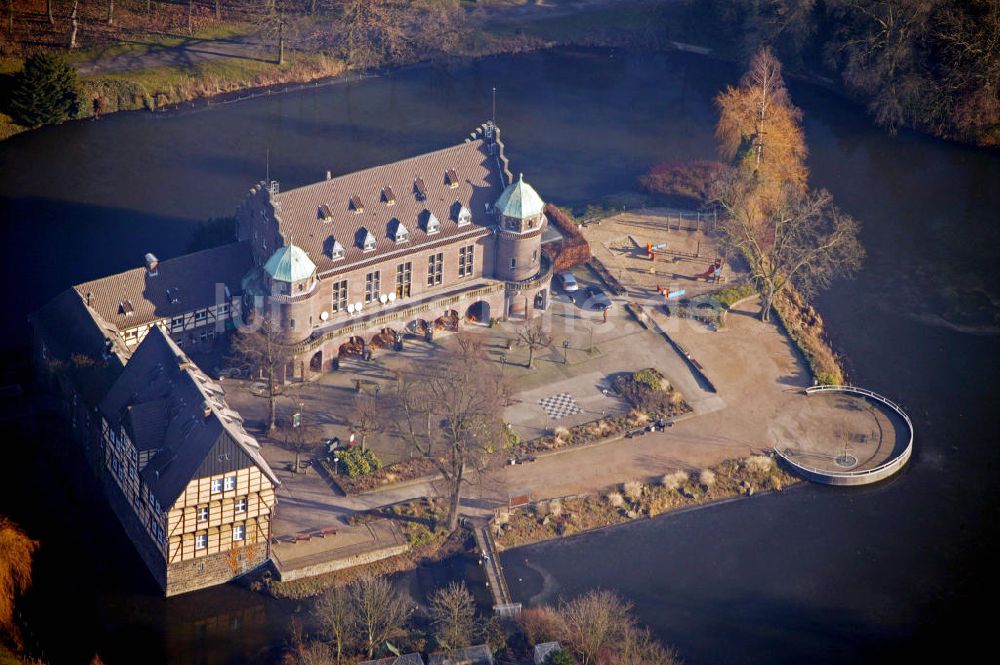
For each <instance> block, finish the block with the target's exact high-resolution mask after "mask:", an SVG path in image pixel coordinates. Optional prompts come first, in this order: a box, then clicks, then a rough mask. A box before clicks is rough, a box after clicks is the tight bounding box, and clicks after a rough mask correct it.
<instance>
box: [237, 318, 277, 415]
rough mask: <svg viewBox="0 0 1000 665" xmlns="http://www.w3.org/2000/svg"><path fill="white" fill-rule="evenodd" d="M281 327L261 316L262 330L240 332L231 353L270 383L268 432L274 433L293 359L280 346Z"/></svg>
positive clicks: (274, 321)
mask: <svg viewBox="0 0 1000 665" xmlns="http://www.w3.org/2000/svg"><path fill="white" fill-rule="evenodd" d="M280 330H281V328H280V324H279V323H278V322H277V321H276V320H274V319H273V318H272V317H271V316H270V315H266V314H265V315H261V316H260V326H259V327H258V328H256V329H255V330H240V331H239V332H237V333H236V335H235V336H234V337H233V342H232V351H233V356H234V357H235V359H236V361H237V362H242V363H245V364H246V365H249V366H250V367H252V368H253V369H254V371H255V372H256V373H257V376H259V377H261V378H262V379H263V380H264V381H265V382H266V383H267V399H268V419H267V429H268V431H273V430H274V427H275V424H276V420H277V416H276V410H277V398H278V395H279V394H281V388H282V387H283V384H282V378H283V372H284V370H285V366H286V365H287V364H288V362H289V361H290V360H291V355H290V353H289V351H288V349H287V347H285V346H284V345H283V344H281V342H280V338H279V335H280Z"/></svg>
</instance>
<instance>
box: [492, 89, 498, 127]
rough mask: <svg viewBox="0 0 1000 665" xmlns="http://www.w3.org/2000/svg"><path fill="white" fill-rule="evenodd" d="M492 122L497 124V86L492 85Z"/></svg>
mask: <svg viewBox="0 0 1000 665" xmlns="http://www.w3.org/2000/svg"><path fill="white" fill-rule="evenodd" d="M493 124H494V125H495V124H497V87H496V86H493Z"/></svg>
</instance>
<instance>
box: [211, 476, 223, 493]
mask: <svg viewBox="0 0 1000 665" xmlns="http://www.w3.org/2000/svg"><path fill="white" fill-rule="evenodd" d="M212 491H213V492H221V491H222V478H212Z"/></svg>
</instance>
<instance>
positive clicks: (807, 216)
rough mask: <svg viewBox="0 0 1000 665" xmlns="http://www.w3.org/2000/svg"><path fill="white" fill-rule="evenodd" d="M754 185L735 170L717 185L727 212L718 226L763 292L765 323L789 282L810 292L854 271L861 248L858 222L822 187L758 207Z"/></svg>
mask: <svg viewBox="0 0 1000 665" xmlns="http://www.w3.org/2000/svg"><path fill="white" fill-rule="evenodd" d="M755 186H756V185H755V183H754V182H752V177H751V176H748V175H747V174H745V173H741V172H740V171H738V170H734V171H733V172H732V173H731V174H730V175H729V176H728V177H727V178H726V179H724V180H723V181H722V182H721V183H720V184H719V186H718V187H719V193H718V201H719V203H720V205H721V206H722V207H723V208H724V209H725V210H726V213H727V214H726V215H725V216H723V217H722V219H721V221H720V225H719V228H720V229H721V231H722V233H723V236H724V238H725V242H726V244H727V245H728V246H729V247H732V248H734V249H738V250H739V251H740V252H741V253H742V254H743V256H745V257H746V258H747V261H748V262H749V264H750V276H751V278H752V279H753V280H754V281H755V282H756V283H757V284H758V286H759V287H760V290H761V309H760V318H761V320H763V321H768V320H770V312H771V306H772V304H773V303H774V298H775V297H776V296H777V295H778V294H779V293H780V292H781V291H782V289H784V288H785V287H786V286H787V285H788V284H789V283H790V282H791V283H794V284H795V286H796V287H797V288H798V289H799V291H801V292H802V293H803V295H805V296H809V295H811V294H812V293H814V292H815V291H816V290H817V289H820V288H826V287H827V286H829V284H830V282H831V281H832V280H833V279H835V278H837V277H840V276H849V275H851V274H853V273H854V272H855V271H856V270H857V269H858V268H859V267H860V265H861V261H862V260H863V259H864V255H865V251H864V248H863V247H862V246H861V243H860V242H859V241H858V231H859V225H858V223H857V222H856V221H855V220H854V219H853V218H852V217H851V216H850V215H847V214H845V213H843V212H841V211H840V210H839V209H838V208H837V207H836V206H835V205H834V204H833V197H832V196H831V195H830V193H829V192H827V191H826V190H819V191H809V192H800V191H798V189H797V188H795V189H790V191H787V192H786V195H785V196H784V197H782V200H781V203H780V204H779V205H777V206H776V207H774V208H773V209H771V210H766V211H762V210H760V209H759V208H758V206H759V199H758V198H757V195H756V193H755Z"/></svg>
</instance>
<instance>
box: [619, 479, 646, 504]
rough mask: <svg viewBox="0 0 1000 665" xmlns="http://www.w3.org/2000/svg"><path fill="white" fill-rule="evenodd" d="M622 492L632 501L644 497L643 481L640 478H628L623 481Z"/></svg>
mask: <svg viewBox="0 0 1000 665" xmlns="http://www.w3.org/2000/svg"><path fill="white" fill-rule="evenodd" d="M622 492H623V493H624V494H625V496H627V497H628V498H629V500H631V501H638V500H639V499H641V498H642V483H640V482H639V481H638V480H628V481H626V482H624V483H622Z"/></svg>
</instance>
